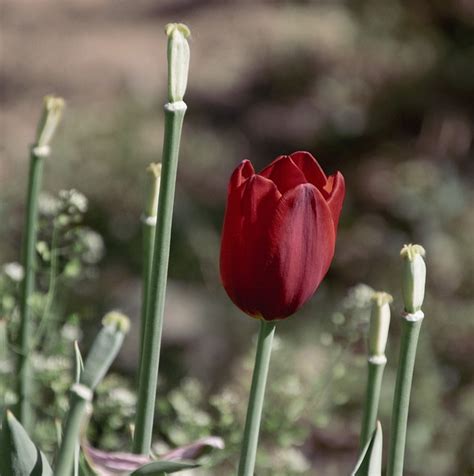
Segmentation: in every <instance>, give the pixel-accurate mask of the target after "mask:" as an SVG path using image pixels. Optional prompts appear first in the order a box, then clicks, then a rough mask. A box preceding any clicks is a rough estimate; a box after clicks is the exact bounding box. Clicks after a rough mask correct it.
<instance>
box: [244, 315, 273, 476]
mask: <svg viewBox="0 0 474 476" xmlns="http://www.w3.org/2000/svg"><path fill="white" fill-rule="evenodd" d="M274 334H275V324H274V323H273V322H268V321H264V320H261V321H260V332H259V334H258V342H257V353H256V356H255V367H254V370H253V377H252V386H251V388H250V396H249V402H248V407H247V417H246V419H245V429H244V436H243V440H242V448H241V453H240V463H239V472H238V475H239V476H253V474H254V468H255V460H256V457H257V445H258V435H259V432H260V420H261V418H262V409H263V400H264V397H265V387H266V383H267V375H268V368H269V365H270V356H271V351H272V342H273V336H274Z"/></svg>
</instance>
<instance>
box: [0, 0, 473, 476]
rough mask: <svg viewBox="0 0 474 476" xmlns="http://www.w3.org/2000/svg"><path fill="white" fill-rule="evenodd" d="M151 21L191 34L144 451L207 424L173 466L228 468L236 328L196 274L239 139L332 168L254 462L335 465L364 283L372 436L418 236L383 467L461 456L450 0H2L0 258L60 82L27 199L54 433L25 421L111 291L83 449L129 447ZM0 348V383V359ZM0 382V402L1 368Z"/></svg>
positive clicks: (18, 218) (160, 30) (467, 138)
mask: <svg viewBox="0 0 474 476" xmlns="http://www.w3.org/2000/svg"><path fill="white" fill-rule="evenodd" d="M170 21H182V22H185V23H186V24H188V25H189V26H190V28H191V31H192V39H191V69H190V78H189V86H188V92H187V94H186V98H185V99H186V102H187V104H188V113H187V115H186V118H185V125H184V131H183V142H182V149H181V150H182V152H181V157H180V165H179V174H178V184H177V191H176V208H175V214H174V225H173V241H172V250H171V261H170V282H169V293H168V301H167V310H166V320H165V333H164V342H163V354H162V363H161V368H160V372H161V377H160V398H159V401H158V415H157V424H156V440H157V443H156V446H155V449H156V451H157V452H159V451H161V450H162V449H163V448H164V447H173V446H175V445H179V444H183V443H186V442H189V441H191V440H193V439H195V438H198V437H200V436H203V435H207V434H210V433H211V434H216V435H220V436H222V437H223V438H224V439H225V441H226V443H227V449H226V450H225V451H224V452H221V453H220V454H219V455H218V456H216V457H214V459H213V460H212V461H211V462H212V464H213V465H214V466H213V468H211V467H208V468H204V469H201V470H195V471H194V472H193V473H191V474H196V475H206V474H208V475H223V474H232V472H233V468H234V464H235V461H236V454H237V452H238V450H237V448H238V445H239V441H240V434H241V428H242V426H243V419H244V414H245V406H246V398H247V392H248V388H249V385H250V377H251V367H252V362H253V349H254V341H253V337H254V335H255V334H256V331H257V326H256V323H255V322H254V321H253V320H251V319H248V318H247V317H245V316H243V315H241V313H240V312H239V311H238V310H236V309H235V308H234V307H233V306H232V305H231V304H230V301H229V299H228V298H227V296H226V295H225V292H224V291H223V289H222V287H221V285H220V282H219V273H218V254H219V241H220V230H221V225H222V218H223V213H224V206H225V198H226V187H227V181H228V178H229V176H230V174H231V172H232V170H233V169H234V168H235V167H236V165H237V164H238V163H239V162H240V161H241V160H242V159H244V158H248V159H250V160H251V161H252V162H253V163H254V165H255V168H256V169H259V168H263V167H264V166H265V165H266V164H268V163H269V162H270V161H271V160H273V159H274V158H275V157H276V156H278V155H281V154H287V153H291V152H293V151H295V150H308V151H311V152H312V153H313V154H314V155H315V156H316V157H318V159H319V160H320V162H321V164H322V166H323V168H324V169H325V171H326V172H327V173H333V172H334V171H336V170H340V171H341V172H342V173H343V174H344V176H345V178H346V184H347V198H346V202H345V207H344V210H343V215H342V219H341V222H340V230H339V235H338V242H337V249H336V256H335V260H334V263H333V265H332V267H331V270H330V272H329V274H328V276H327V278H326V280H325V281H324V282H323V284H322V285H321V287H320V289H319V290H318V292H317V293H316V294H315V296H314V297H313V298H312V300H311V301H310V302H309V303H308V304H307V305H306V306H305V307H304V309H303V310H302V311H301V312H299V313H298V314H297V315H296V316H294V317H293V318H291V319H289V320H287V321H284V322H282V323H281V324H280V325H279V326H278V330H277V333H278V340H277V343H276V346H275V351H274V355H273V360H272V364H271V370H270V377H269V389H268V398H267V402H266V409H265V415H264V423H263V428H262V443H261V451H260V453H259V460H258V468H259V469H258V472H257V474H260V475H272V476H275V475H276V476H278V475H281V476H287V475H313V474H314V475H323V476H332V475H341V474H348V473H349V471H350V469H351V468H352V466H353V465H354V463H355V460H356V452H357V444H358V431H359V425H360V417H361V400H362V398H363V393H364V385H365V362H366V357H365V332H366V325H367V316H368V312H367V302H368V299H369V297H370V293H371V288H373V289H376V290H384V291H387V292H389V293H391V294H393V295H394V297H395V301H394V304H393V306H392V311H393V320H392V326H391V339H390V341H389V349H388V365H387V369H386V373H385V381H384V382H385V385H384V390H383V395H382V402H381V420H382V425H383V428H384V431H385V436H386V441H387V440H388V435H389V427H390V421H389V415H390V410H391V405H392V395H393V385H394V379H395V371H396V359H397V355H398V337H399V331H400V324H399V320H398V316H399V314H400V312H401V311H402V302H401V297H400V268H401V263H400V258H399V251H400V249H401V247H402V245H403V244H405V243H409V242H417V243H421V244H422V245H423V246H424V247H425V248H426V251H427V266H428V289H427V296H426V300H425V303H426V304H425V306H424V310H425V314H426V319H425V322H424V324H423V328H422V333H421V338H420V342H419V356H418V360H417V365H416V369H415V378H414V387H413V397H412V405H411V413H410V425H409V435H408V440H409V441H408V450H407V457H406V472H405V474H406V475H407V476H414V475H417V476H428V475H436V476H454V475H457V476H458V475H459V476H461V475H472V474H473V472H474V461H473V459H474V458H473V455H474V448H473V447H472V442H473V440H474V419H473V408H474V383H473V380H472V374H473V362H474V360H473V357H472V356H473V344H472V343H473V341H474V325H473V322H474V321H473V316H474V301H473V291H474V279H473V278H474V247H473V238H474V207H473V203H474V201H473V199H474V191H473V178H474V166H473V133H474V128H473V116H474V3H473V2H472V1H469V0H453V1H451V2H443V1H441V0H440V1H437V0H412V1H402V0H385V1H384V2H380V1H376V0H359V1H356V0H355V1H349V0H347V1H344V0H339V1H336V0H334V1H310V0H306V1H293V2H290V1H267V2H265V1H244V0H240V1H237V0H236V1H233V2H223V1H221V2H219V1H215V0H214V1H212V0H208V1H204V0H203V1H197V0H161V1H159V2H158V1H152V0H136V1H134V2H125V1H117V0H115V1H111V0H79V1H75V2H73V1H68V2H64V1H59V0H2V3H1V32H2V57H1V71H0V81H1V112H0V118H1V119H0V120H1V124H0V133H1V144H0V147H1V149H0V153H1V162H0V194H1V195H0V223H1V226H0V263H10V264H11V263H12V262H16V261H19V259H20V248H19V243H20V242H21V235H22V224H23V219H24V198H25V193H26V189H25V184H26V180H27V166H28V145H29V144H30V143H31V141H32V140H33V137H34V131H35V127H36V122H37V119H38V117H39V112H40V109H41V101H42V97H43V96H44V95H45V94H49V93H54V94H58V95H61V96H63V97H64V98H65V99H66V101H67V109H66V112H65V115H64V122H63V125H62V126H61V129H60V131H59V133H58V134H57V138H56V140H55V142H54V144H53V154H52V156H51V158H50V159H48V161H47V164H46V167H45V176H44V183H45V185H44V189H45V191H46V192H47V193H45V194H43V196H42V202H41V213H42V224H41V229H40V239H41V243H42V245H41V246H40V247H39V249H38V251H39V254H40V255H41V258H42V259H41V269H40V276H39V291H38V293H37V298H38V302H37V306H38V308H39V309H40V310H42V311H44V309H45V306H49V307H48V313H49V314H50V315H51V316H52V320H56V322H59V323H60V325H61V335H62V336H63V337H64V339H65V342H66V344H64V345H62V344H61V346H59V345H58V343H57V341H56V342H53V343H52V342H49V344H48V340H47V338H45V343H44V346H43V350H44V349H49V350H48V353H47V355H46V351H45V352H44V353H43V354H38V356H37V358H36V364H35V365H36V366H37V378H38V381H39V384H40V385H41V388H42V392H40V393H39V394H38V399H39V401H38V402H37V405H38V407H39V414H40V421H39V423H38V426H37V436H36V437H37V440H39V443H40V445H42V447H43V448H44V449H45V450H46V451H48V449H51V448H52V447H53V443H54V438H55V431H54V427H53V426H52V425H51V424H48V421H50V420H51V417H56V418H61V416H63V415H64V411H65V408H66V407H65V405H66V403H65V402H66V400H65V398H66V397H65V392H66V389H67V388H68V381H69V380H68V379H70V375H69V367H68V366H69V365H70V364H69V363H68V362H69V361H68V360H67V359H66V360H65V356H66V355H67V354H68V353H70V352H71V348H72V346H71V345H70V343H71V340H73V339H75V338H80V339H81V348H83V349H87V346H88V344H89V343H90V338H91V335H93V333H95V332H96V330H97V329H98V327H99V323H100V318H101V316H102V315H103V313H104V312H106V311H108V310H110V309H111V308H120V309H121V310H123V311H124V312H125V313H127V314H128V315H129V316H130V317H131V318H132V319H133V321H134V325H133V326H132V332H131V335H130V336H129V337H128V338H127V341H126V344H125V347H124V349H123V351H122V353H121V355H120V357H119V359H118V362H117V365H116V366H115V368H114V369H115V372H114V373H113V374H112V375H111V376H110V377H108V379H107V380H106V381H105V382H104V383H103V384H102V386H101V388H100V389H99V391H98V397H97V402H96V406H95V416H94V420H93V425H92V430H91V435H90V438H91V439H92V441H93V442H94V443H95V444H96V445H97V446H100V447H101V448H109V449H115V450H117V449H122V450H123V449H127V446H128V444H129V434H128V430H127V427H128V424H129V423H130V422H132V421H133V413H134V409H133V405H134V398H135V396H134V391H135V389H136V381H137V375H136V370H137V360H138V358H137V341H138V329H139V327H138V319H139V313H140V271H141V253H142V249H141V238H142V235H141V224H140V215H141V211H142V208H143V206H144V200H145V196H144V185H145V183H146V178H147V177H146V172H145V169H146V166H147V164H149V163H150V162H152V161H158V160H160V155H161V144H162V135H163V114H162V105H163V103H164V102H165V97H166V37H165V34H164V25H165V24H166V23H168V22H170ZM63 189H76V190H78V191H79V192H81V193H82V194H84V195H85V197H87V199H88V202H89V203H88V207H87V210H86V206H85V202H84V197H83V196H82V195H81V194H80V193H78V192H69V193H65V192H63V193H62V194H61V195H59V196H58V193H59V192H60V190H63ZM78 197H79V198H78ZM81 200H82V201H81ZM74 207H75V208H74ZM72 208H74V210H73V211H72V212H71V209H72ZM61 213H62V214H64V213H66V214H71V213H72V215H74V217H75V218H74V219H73V220H72V221H71V223H70V224H69V225H68V226H67V227H66V228H67V229H65V231H64V234H63V235H61V237H60V239H61V240H63V244H64V243H66V244H67V243H69V244H70V243H73V244H74V246H69V245H68V246H69V247H68V248H66V245H64V249H65V250H66V249H67V251H65V252H63V253H62V255H61V260H60V265H59V268H60V269H59V270H58V276H57V288H56V293H55V296H54V300H50V301H53V302H52V303H51V302H49V303H48V302H46V303H45V301H48V299H47V297H48V296H49V295H50V293H49V291H50V289H49V287H48V286H49V284H48V283H49V281H48V279H49V278H48V276H50V274H49V273H50V267H51V256H50V255H51V251H52V250H53V246H52V245H51V236H52V232H51V226H52V225H51V223H52V218H51V217H54V216H58V214H61ZM76 215H77V216H76ZM76 218H77V220H76ZM79 220H80V224H77V225H76V222H79ZM77 243H79V245H77ZM58 249H59V248H58ZM41 273H43V274H41ZM2 276H3V277H2V280H1V281H0V291H1V292H2V296H0V299H1V300H2V304H1V306H2V313H3V317H5V319H4V320H2V321H1V322H3V323H5V322H8V319H11V320H12V322H14V321H15V299H16V296H17V284H15V282H16V283H17V281H15V275H14V267H12V266H11V265H6V266H4V267H3V275H2ZM40 312H41V311H39V313H40ZM53 318H54V319H53ZM3 327H4V326H3ZM13 327H14V326H13ZM1 330H2V329H0V331H1ZM0 337H1V336H0ZM68 339H69V341H68ZM48 346H49V347H48ZM3 350H5V348H4V349H3ZM3 353H4V352H3ZM4 359H5V360H4V362H3V364H2V365H1V366H0V370H1V372H2V373H3V375H2V379H4V382H6V381H7V376H8V373H9V372H11V370H9V369H11V367H9V364H8V357H7V356H5V355H4ZM0 390H2V395H3V397H4V399H6V400H7V401H8V398H9V393H8V392H9V391H8V390H7V389H6V386H5V385H3V389H2V388H1V386H0ZM10 397H11V398H14V396H11V395H10ZM61 398H62V400H61ZM48 445H49V446H48Z"/></svg>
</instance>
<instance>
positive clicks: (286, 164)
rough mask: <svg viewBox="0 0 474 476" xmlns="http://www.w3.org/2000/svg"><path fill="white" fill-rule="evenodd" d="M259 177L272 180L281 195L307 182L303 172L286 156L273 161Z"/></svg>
mask: <svg viewBox="0 0 474 476" xmlns="http://www.w3.org/2000/svg"><path fill="white" fill-rule="evenodd" d="M259 175H261V176H262V177H267V178H269V179H270V180H272V181H273V182H274V183H275V184H276V186H277V187H278V190H280V192H281V193H282V194H283V193H285V192H286V191H287V190H290V189H292V188H295V187H297V186H298V185H301V184H303V183H306V182H307V180H306V177H305V176H304V174H303V172H302V171H301V170H300V169H299V168H298V167H297V166H296V164H295V163H294V162H293V161H292V160H291V159H290V157H288V156H287V155H282V156H280V157H278V158H277V159H275V160H274V161H273V162H272V163H271V164H270V165H269V166H268V167H265V168H264V169H263V170H262V172H260V174H259Z"/></svg>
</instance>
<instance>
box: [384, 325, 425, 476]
mask: <svg viewBox="0 0 474 476" xmlns="http://www.w3.org/2000/svg"><path fill="white" fill-rule="evenodd" d="M402 322H403V324H402V326H403V329H402V337H401V342H400V357H399V363H398V371H397V381H396V384H395V395H394V400H393V411H392V432H391V439H390V449H389V456H388V469H387V476H402V475H403V461H404V457H405V441H406V432H407V421H408V408H409V404H410V391H411V384H412V379H413V369H414V367H415V357H416V347H417V343H418V336H419V334H420V328H421V322H422V320H421V319H420V320H418V321H414V322H413V321H408V320H406V319H405V318H403V320H402Z"/></svg>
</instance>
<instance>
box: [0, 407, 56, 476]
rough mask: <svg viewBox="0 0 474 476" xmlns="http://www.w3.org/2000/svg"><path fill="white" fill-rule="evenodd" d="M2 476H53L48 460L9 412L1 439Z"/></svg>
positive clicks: (0, 467)
mask: <svg viewBox="0 0 474 476" xmlns="http://www.w3.org/2000/svg"><path fill="white" fill-rule="evenodd" d="M0 474H1V475H2V476H52V475H53V472H52V470H51V467H50V465H49V463H48V460H47V459H46V457H45V456H44V454H43V453H41V451H39V450H38V448H37V447H36V446H35V445H34V443H33V442H32V441H31V439H30V437H29V436H28V434H27V433H26V431H25V429H24V428H23V427H22V426H21V424H20V422H19V421H18V420H17V419H16V418H15V417H14V416H13V413H11V412H10V411H7V413H6V415H5V418H4V419H3V427H2V433H1V437H0Z"/></svg>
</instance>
